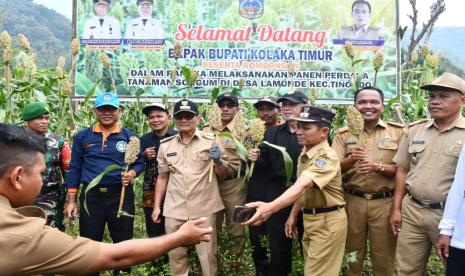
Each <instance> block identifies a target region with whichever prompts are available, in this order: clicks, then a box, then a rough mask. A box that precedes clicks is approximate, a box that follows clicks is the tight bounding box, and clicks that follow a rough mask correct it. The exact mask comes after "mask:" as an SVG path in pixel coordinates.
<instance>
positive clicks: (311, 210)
mask: <svg viewBox="0 0 465 276" xmlns="http://www.w3.org/2000/svg"><path fill="white" fill-rule="evenodd" d="M342 208H344V205H339V206H333V207H328V208H302V211H303V212H304V214H306V215H316V214H322V213H328V212H332V211H336V210H340V209H342Z"/></svg>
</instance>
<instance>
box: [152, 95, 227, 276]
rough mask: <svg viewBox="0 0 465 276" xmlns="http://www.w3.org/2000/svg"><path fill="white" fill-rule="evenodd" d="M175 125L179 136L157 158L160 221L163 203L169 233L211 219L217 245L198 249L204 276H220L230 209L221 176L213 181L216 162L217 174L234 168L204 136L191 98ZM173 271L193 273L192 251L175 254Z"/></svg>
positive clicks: (171, 256)
mask: <svg viewBox="0 0 465 276" xmlns="http://www.w3.org/2000/svg"><path fill="white" fill-rule="evenodd" d="M173 116H174V121H175V124H176V127H177V129H178V130H179V133H178V134H177V135H175V136H171V137H169V138H166V139H164V140H162V141H161V144H160V149H159V152H158V156H157V161H158V172H159V175H158V177H157V186H156V188H155V203H154V209H153V214H152V219H153V220H154V222H158V223H159V222H160V221H159V216H160V213H161V208H160V207H161V206H160V204H161V202H162V200H163V198H164V205H163V215H164V216H165V230H166V233H172V232H175V231H176V230H177V229H178V228H179V227H180V226H181V225H182V224H184V223H185V222H186V221H187V220H189V219H195V218H199V217H206V218H207V219H206V223H205V226H211V227H213V229H214V233H213V234H212V236H211V241H210V242H208V243H202V244H199V245H197V246H196V250H197V255H198V257H199V260H200V265H201V267H202V272H203V275H206V276H211V275H217V259H216V253H217V237H216V219H217V212H219V211H220V210H222V209H224V206H223V203H222V202H221V197H220V193H219V189H218V181H217V178H216V175H214V176H213V178H212V181H208V176H209V172H210V160H211V159H213V160H214V161H215V164H216V166H215V172H216V173H218V174H221V173H223V171H224V170H227V169H228V165H227V164H226V163H225V162H223V160H221V158H220V154H221V152H220V147H219V146H218V145H214V143H213V134H211V133H203V132H201V131H200V130H198V129H197V128H196V127H197V125H198V123H199V120H200V117H199V116H198V109H197V104H196V103H194V102H192V101H189V100H187V99H185V100H181V101H179V102H177V103H176V104H175V106H174V113H173ZM169 259H170V270H171V272H172V273H173V274H174V275H188V267H187V248H176V249H174V250H172V251H170V252H169Z"/></svg>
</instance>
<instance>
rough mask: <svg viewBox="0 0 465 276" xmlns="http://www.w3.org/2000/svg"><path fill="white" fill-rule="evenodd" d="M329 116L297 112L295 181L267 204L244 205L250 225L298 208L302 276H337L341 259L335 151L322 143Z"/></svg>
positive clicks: (313, 110) (343, 220)
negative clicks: (301, 221) (300, 148)
mask: <svg viewBox="0 0 465 276" xmlns="http://www.w3.org/2000/svg"><path fill="white" fill-rule="evenodd" d="M334 115H335V114H334V113H333V112H332V111H330V110H327V109H323V108H317V107H311V106H304V107H303V108H302V112H301V113H300V116H299V117H298V118H294V119H295V120H297V121H298V128H297V132H296V133H297V139H298V141H299V144H301V145H303V146H304V148H303V151H302V154H301V155H300V157H299V161H298V165H297V166H298V168H297V175H298V178H297V181H296V182H295V184H294V185H292V186H291V187H290V188H289V189H287V190H286V191H285V192H284V193H283V194H282V195H281V196H279V197H278V198H277V199H275V200H273V201H272V202H270V203H263V202H253V203H248V204H247V206H249V207H254V208H257V210H256V213H255V215H254V216H253V217H252V218H251V219H250V220H249V221H247V222H245V224H251V225H258V224H260V223H263V222H264V221H265V220H267V219H268V218H269V217H270V216H271V215H272V214H273V213H276V212H277V211H279V210H280V209H282V208H284V207H286V206H289V205H291V204H293V203H294V202H295V203H294V206H293V208H292V211H291V214H290V216H297V214H298V213H299V212H298V211H299V209H300V208H301V207H302V210H303V213H304V237H303V239H302V244H303V247H304V257H305V272H304V274H305V275H312V276H323V275H324V276H337V275H339V272H340V270H341V266H342V260H343V257H344V246H345V240H346V233H347V216H346V213H345V211H344V204H345V202H344V196H343V191H342V180H341V167H340V164H339V159H338V157H337V154H336V152H334V150H333V149H331V147H330V146H329V144H328V142H327V138H328V135H329V131H330V129H329V128H330V125H331V122H332V119H333V118H334ZM299 198H300V200H299V201H297V200H298V199H299ZM293 221H296V219H295V218H294V219H293ZM295 227H296V225H295V224H293V225H290V226H289V227H288V226H287V225H286V235H288V236H290V235H293V232H295Z"/></svg>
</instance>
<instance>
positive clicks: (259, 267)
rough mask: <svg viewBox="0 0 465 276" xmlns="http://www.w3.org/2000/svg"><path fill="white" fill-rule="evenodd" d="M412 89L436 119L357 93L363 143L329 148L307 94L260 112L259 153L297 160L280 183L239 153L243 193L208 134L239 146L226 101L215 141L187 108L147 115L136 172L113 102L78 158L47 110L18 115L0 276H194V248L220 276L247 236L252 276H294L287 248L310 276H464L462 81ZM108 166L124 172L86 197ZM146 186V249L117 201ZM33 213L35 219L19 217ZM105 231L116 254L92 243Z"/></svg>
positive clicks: (237, 173) (353, 139)
mask: <svg viewBox="0 0 465 276" xmlns="http://www.w3.org/2000/svg"><path fill="white" fill-rule="evenodd" d="M421 88H422V89H424V90H427V91H428V92H429V100H428V108H429V112H430V115H431V119H425V120H421V121H418V122H414V123H412V124H410V125H409V126H405V125H402V124H399V123H395V122H385V121H383V120H382V119H381V114H382V112H383V108H384V94H383V91H382V90H380V89H378V88H376V87H364V88H361V89H359V90H357V91H355V93H354V107H355V108H356V109H357V110H358V111H359V112H360V114H361V117H362V118H363V133H362V134H361V135H357V136H356V135H355V134H354V133H353V132H352V131H351V129H348V128H342V129H339V130H337V132H336V133H337V134H336V136H335V138H334V139H333V142H332V143H331V139H330V133H331V124H332V121H333V118H334V116H335V113H334V112H332V111H331V110H328V109H324V108H319V107H315V106H311V105H310V104H309V103H308V97H307V96H306V95H305V93H303V92H300V91H291V92H288V93H287V94H284V95H282V96H281V97H280V98H278V99H276V98H273V97H270V96H265V97H263V98H260V99H259V100H258V101H257V102H256V103H255V104H254V107H255V108H256V111H257V115H258V116H259V118H260V119H261V120H262V121H263V122H264V125H265V129H266V131H265V135H264V141H266V142H268V143H271V144H274V145H277V146H281V147H283V148H285V149H286V151H287V153H288V154H289V156H290V158H291V159H292V161H293V168H292V175H291V178H290V182H288V180H287V175H286V170H285V165H284V162H285V161H284V158H283V156H282V153H281V152H280V151H278V150H277V149H275V148H274V147H272V146H269V145H267V144H261V145H260V146H259V147H258V148H251V149H249V150H248V159H249V160H248V161H251V162H255V169H254V171H253V174H252V176H251V177H250V178H249V179H248V180H246V179H245V177H244V174H245V171H244V168H245V167H246V166H245V164H244V160H242V159H241V158H240V157H239V154H238V152H237V149H236V144H235V142H234V141H232V140H231V139H230V138H228V137H226V136H225V135H217V134H218V133H219V132H223V133H229V135H235V131H234V128H235V123H236V121H237V120H239V116H240V115H241V114H240V112H241V110H240V108H239V104H240V102H239V98H238V95H235V94H233V93H232V92H226V93H222V94H220V95H218V97H217V98H216V104H218V107H219V110H220V113H221V114H220V121H221V126H220V127H219V129H213V128H214V126H211V125H206V126H204V128H203V129H202V130H200V129H198V125H199V123H200V115H199V109H198V106H197V104H196V103H195V102H193V101H191V100H188V99H182V100H180V101H178V102H176V103H175V105H174V108H173V110H172V114H171V112H170V111H171V110H170V109H168V108H167V107H166V106H165V105H163V104H159V103H156V104H150V105H148V106H147V107H145V108H144V109H143V113H144V114H145V115H146V116H147V120H148V122H149V126H150V128H151V131H150V132H149V133H147V134H145V135H143V136H142V138H141V150H140V152H139V154H138V155H137V156H136V161H135V162H133V163H131V164H126V163H125V162H126V161H125V154H126V149H127V147H128V144H129V143H130V140H131V138H132V137H134V136H137V134H136V133H134V132H132V131H130V130H127V129H125V128H124V127H122V126H121V125H120V124H119V123H118V119H119V117H120V115H121V113H122V110H121V107H120V103H119V99H118V97H117V96H116V94H114V93H111V92H107V93H102V94H100V95H98V96H97V97H96V101H95V108H94V115H95V118H96V120H97V123H96V124H95V125H94V126H91V127H88V128H85V129H82V130H80V131H79V132H78V133H77V134H76V136H75V137H74V142H73V145H72V149H70V147H69V145H68V142H67V141H66V140H65V139H63V138H62V137H60V136H57V135H54V134H51V133H50V132H49V131H48V122H49V114H48V110H47V108H46V106H45V105H44V104H43V103H38V102H33V103H30V104H28V105H27V106H26V107H25V108H24V110H23V113H22V119H23V120H24V121H25V122H26V125H27V128H26V129H23V128H20V127H16V126H9V125H3V124H2V125H0V155H1V156H5V157H6V156H8V157H11V158H4V161H2V163H1V164H0V214H1V215H2V217H3V218H4V219H2V222H0V245H1V247H2V249H3V248H5V249H4V250H7V251H8V252H11V254H9V256H5V258H3V257H2V258H1V259H0V268H2V273H6V274H7V275H20V274H34V273H50V272H54V273H64V274H70V273H71V274H77V273H78V274H85V273H87V274H89V273H94V274H93V275H98V271H101V270H104V269H115V271H114V275H118V274H119V273H120V269H121V270H122V271H125V272H130V271H131V268H130V266H131V265H134V264H137V263H141V262H144V261H147V260H150V259H153V258H155V257H158V256H161V255H163V254H165V253H166V252H168V251H169V253H168V256H169V266H170V271H171V273H172V274H173V275H188V273H189V268H188V259H187V253H188V247H189V246H192V245H195V249H196V251H197V255H198V259H199V263H200V265H201V269H202V273H203V275H217V274H218V266H219V260H218V241H219V240H218V237H219V235H221V234H222V231H223V228H224V230H225V231H226V232H228V233H229V235H231V237H232V238H233V240H234V242H233V243H232V245H230V248H229V250H230V252H231V253H232V254H233V258H236V259H235V260H234V262H233V265H234V264H240V262H241V260H242V258H243V252H244V247H245V239H246V236H245V233H246V231H245V227H246V225H249V227H248V233H249V238H250V243H251V246H252V258H253V261H254V265H255V270H256V275H283V276H285V275H288V274H289V273H290V272H291V269H292V256H293V252H292V249H293V246H292V240H293V238H295V237H298V238H299V240H300V242H301V244H302V247H301V248H300V250H301V252H302V254H303V256H304V260H305V265H304V271H305V272H304V274H305V275H325V276H326V275H329V276H332V275H339V273H340V271H341V267H342V263H343V258H344V255H345V253H349V252H357V257H356V261H355V262H351V263H349V267H348V269H346V271H345V275H362V273H363V270H364V268H363V265H364V260H365V258H366V255H367V252H368V250H367V247H368V246H369V252H370V257H371V262H372V265H373V272H374V275H394V273H395V271H397V275H424V274H425V270H426V264H427V261H428V258H429V255H430V252H431V248H432V246H433V245H436V250H437V253H438V255H439V257H440V258H441V259H442V260H444V261H447V266H446V267H447V269H446V272H447V275H462V274H463V271H465V267H464V266H465V264H464V262H463V259H464V257H465V224H464V221H465V190H464V187H465V171H464V170H465V169H464V168H463V166H460V164H463V163H464V162H465V154H462V155H461V152H462V151H465V148H463V144H464V142H465V118H464V117H463V116H462V114H461V111H462V107H463V104H464V103H465V81H464V80H463V79H461V78H460V77H458V76H456V75H453V74H450V73H444V74H443V75H442V76H440V77H439V78H437V79H435V80H434V81H432V82H431V84H429V85H424V86H422V87H421ZM279 115H282V120H283V122H281V121H280V119H279ZM171 119H173V120H174V125H175V129H170V128H169V122H170V120H171ZM44 141H45V143H44ZM459 156H461V158H460V159H459ZM458 164H459V165H458ZM110 165H120V166H121V167H122V168H124V167H126V166H127V165H128V166H127V169H115V170H112V171H110V172H108V173H106V174H105V175H104V176H103V177H102V178H101V180H100V182H99V184H98V185H97V186H96V187H94V188H92V189H90V190H88V191H86V190H87V189H86V188H87V187H88V185H89V184H90V183H91V182H92V180H94V179H95V178H96V177H97V176H98V175H100V174H101V173H102V172H103V171H105V169H106V168H107V167H109V166H110ZM456 168H457V169H456ZM143 171H144V179H143V191H141V192H143V197H142V198H143V202H142V207H143V209H144V214H145V223H146V230H147V236H148V237H149V239H145V240H133V239H132V238H133V224H134V218H133V217H131V216H128V215H123V216H120V214H119V213H118V210H119V208H121V207H122V208H123V210H124V211H125V212H127V213H129V214H134V212H135V202H134V191H133V189H132V188H127V189H124V191H125V192H124V200H123V201H122V202H120V200H121V198H122V197H121V193H122V192H121V191H122V189H121V188H122V185H125V186H129V187H130V185H131V183H132V182H133V180H134V178H136V177H137V176H139V175H140V174H141V173H142V172H143ZM454 176H455V179H454ZM42 183H43V184H42ZM449 191H451V192H449ZM65 194H66V196H65ZM78 195H79V196H78ZM65 199H66V206H65ZM78 199H79V205H80V206H81V208H78V204H77V202H78ZM446 199H447V200H446ZM446 202H447V203H446ZM31 203H33V204H34V205H37V206H39V207H42V209H40V208H37V207H25V206H27V205H30V204H31ZM84 203H85V204H86V206H87V208H83V205H84ZM242 205H246V206H248V207H251V208H255V209H256V210H255V214H254V215H253V216H252V217H251V218H250V219H249V220H248V221H246V222H243V223H240V222H237V221H235V220H234V219H233V213H234V209H235V206H242ZM13 208H17V209H13ZM44 210H45V211H44ZM63 213H64V214H66V215H67V216H68V217H70V218H79V226H80V227H79V231H80V237H78V238H71V237H69V236H67V235H65V234H64V233H62V232H60V231H59V230H63V223H62V221H63V219H62V216H61V214H63ZM37 217H42V218H46V220H43V219H41V218H37ZM45 224H47V225H49V226H52V227H51V228H50V227H45V226H44V225H45ZM105 226H107V227H108V230H109V233H110V237H111V239H112V241H113V244H105V243H101V241H102V240H103V235H104V229H105ZM55 228H56V229H55ZM264 241H265V242H264ZM26 245H28V246H26ZM267 247H268V248H267ZM44 252H45V253H44ZM268 252H269V254H268ZM294 253H295V252H294ZM22 256H27V258H22ZM89 275H92V274H89Z"/></svg>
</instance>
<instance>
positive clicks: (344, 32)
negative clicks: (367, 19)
mask: <svg viewBox="0 0 465 276" xmlns="http://www.w3.org/2000/svg"><path fill="white" fill-rule="evenodd" d="M337 37H338V38H339V39H354V40H384V36H383V35H382V34H381V30H380V28H374V27H369V26H365V27H362V28H360V29H358V30H356V29H355V26H346V27H342V28H341V30H340V31H339V33H338V35H337Z"/></svg>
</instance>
